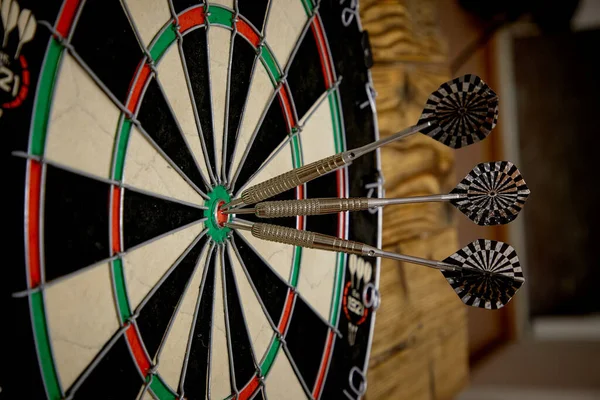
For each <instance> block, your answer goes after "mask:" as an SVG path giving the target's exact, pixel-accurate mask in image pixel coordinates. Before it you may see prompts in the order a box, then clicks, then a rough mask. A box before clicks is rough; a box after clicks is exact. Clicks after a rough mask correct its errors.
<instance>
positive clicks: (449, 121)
mask: <svg viewBox="0 0 600 400" xmlns="http://www.w3.org/2000/svg"><path fill="white" fill-rule="evenodd" d="M497 120H498V96H497V95H496V93H494V91H492V90H491V89H490V87H489V86H488V85H487V84H486V83H485V82H484V81H483V80H482V79H481V78H479V77H478V76H476V75H471V74H468V75H464V76H462V77H460V78H455V79H453V80H451V81H449V82H446V83H444V84H442V85H441V86H440V87H439V88H438V89H437V90H436V91H435V92H433V93H432V94H431V95H430V96H429V98H428V99H427V102H426V104H425V108H424V109H423V113H422V114H421V117H420V118H419V121H418V123H417V125H414V126H411V127H408V128H406V129H404V130H402V131H400V132H397V133H395V134H393V135H391V136H388V137H386V138H383V139H379V140H377V141H374V142H372V143H369V144H366V145H364V146H362V147H358V148H355V149H352V150H348V151H344V152H342V153H338V154H335V155H333V156H330V157H327V158H324V159H321V160H319V161H315V162H313V163H310V164H307V165H305V166H303V167H300V168H297V169H294V170H292V171H288V172H286V173H283V174H281V175H278V176H276V177H274V178H271V179H269V180H266V181H264V182H261V183H259V184H257V185H255V186H252V187H250V188H248V189H246V190H244V191H243V192H242V194H241V197H239V198H237V199H234V200H233V201H231V203H229V204H227V205H225V206H224V208H223V209H224V210H226V209H229V208H231V207H235V206H240V205H249V204H254V203H258V202H260V201H262V200H266V199H268V198H270V197H272V196H275V195H277V194H279V193H283V192H285V191H286V190H289V189H292V188H294V187H296V186H299V185H302V184H304V183H306V182H309V181H311V180H313V179H315V178H318V177H319V176H322V175H325V174H327V173H329V172H332V171H335V170H336V169H339V168H341V167H343V166H345V165H348V164H349V163H351V162H352V161H354V160H355V159H357V158H358V157H360V156H363V155H365V154H367V153H370V152H371V151H373V150H376V149H378V148H379V147H381V146H384V145H386V144H389V143H392V142H395V141H397V140H399V139H402V138H405V137H407V136H409V135H412V134H415V133H417V132H422V133H424V134H426V135H427V136H430V137H432V138H433V139H435V140H437V141H439V142H441V143H443V144H445V145H447V146H449V147H452V148H455V149H458V148H461V147H465V146H468V145H470V144H473V143H476V142H478V141H480V140H483V139H485V138H486V137H487V136H488V135H489V134H490V132H491V131H492V129H493V128H494V127H495V126H496V122H497Z"/></svg>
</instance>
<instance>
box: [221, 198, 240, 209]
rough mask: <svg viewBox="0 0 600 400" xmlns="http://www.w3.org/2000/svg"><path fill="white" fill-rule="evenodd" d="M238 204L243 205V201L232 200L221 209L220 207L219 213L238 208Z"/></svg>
mask: <svg viewBox="0 0 600 400" xmlns="http://www.w3.org/2000/svg"><path fill="white" fill-rule="evenodd" d="M240 204H244V200H242V199H233V200H231V202H229V203H227V204H225V205H224V206H223V207H221V211H225V210H229V209H230V208H232V207H235V206H238V205H240Z"/></svg>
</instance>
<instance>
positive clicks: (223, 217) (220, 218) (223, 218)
mask: <svg viewBox="0 0 600 400" xmlns="http://www.w3.org/2000/svg"><path fill="white" fill-rule="evenodd" d="M223 205H225V201H224V200H221V201H220V202H219V203H217V207H216V208H215V220H216V221H217V225H218V226H219V227H221V228H222V227H223V224H224V223H225V222H227V219H228V218H229V215H227V214H225V213H224V212H223V210H221V207H223Z"/></svg>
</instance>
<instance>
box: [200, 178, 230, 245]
mask: <svg viewBox="0 0 600 400" xmlns="http://www.w3.org/2000/svg"><path fill="white" fill-rule="evenodd" d="M207 194H208V200H206V203H204V205H205V206H206V207H208V209H207V210H204V216H205V217H206V222H205V223H204V225H205V226H206V228H207V229H208V235H209V236H210V237H211V238H212V240H214V241H215V242H217V243H222V242H224V241H225V238H227V233H228V232H229V231H230V230H231V229H229V228H227V227H222V228H221V227H220V226H219V225H218V224H217V221H215V210H216V209H217V206H218V205H219V202H221V201H224V202H225V204H227V203H229V202H230V201H231V196H229V193H227V190H226V189H225V188H224V187H223V186H217V187H215V188H214V189H213V190H212V191H210V192H208V193H207Z"/></svg>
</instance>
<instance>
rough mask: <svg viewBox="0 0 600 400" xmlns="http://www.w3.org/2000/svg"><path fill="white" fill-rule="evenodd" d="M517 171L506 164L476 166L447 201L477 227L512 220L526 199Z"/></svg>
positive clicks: (521, 178)
mask: <svg viewBox="0 0 600 400" xmlns="http://www.w3.org/2000/svg"><path fill="white" fill-rule="evenodd" d="M529 193H530V191H529V188H528V187H527V184H526V183H525V180H524V179H523V177H522V176H521V172H520V171H519V170H518V168H517V167H516V166H515V165H514V164H513V163H511V162H509V161H496V162H488V163H481V164H478V165H477V166H476V167H475V168H473V170H472V171H471V172H469V174H468V175H467V176H465V177H464V179H463V180H462V181H461V182H460V183H459V184H458V185H457V186H456V188H454V189H453V190H452V191H451V192H450V194H455V195H459V196H460V197H459V198H458V199H453V200H450V201H451V203H452V204H453V205H454V206H455V207H456V208H458V209H459V210H460V211H461V212H462V213H463V214H465V215H466V216H467V217H469V218H470V219H471V220H472V221H473V222H475V223H476V224H478V225H500V224H507V223H509V222H511V221H512V220H514V219H515V218H516V217H517V215H518V214H519V212H520V211H521V209H522V208H523V206H524V205H525V201H526V200H527V197H528V196H529Z"/></svg>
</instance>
